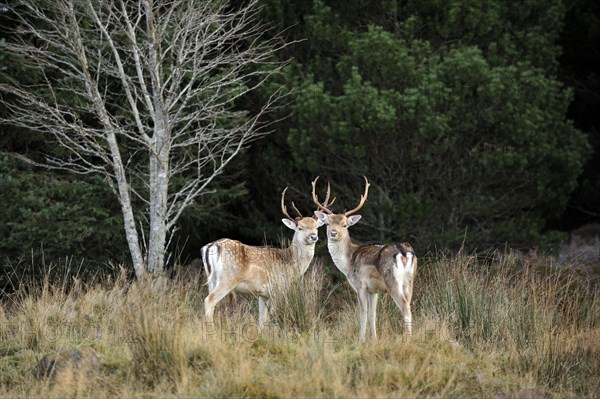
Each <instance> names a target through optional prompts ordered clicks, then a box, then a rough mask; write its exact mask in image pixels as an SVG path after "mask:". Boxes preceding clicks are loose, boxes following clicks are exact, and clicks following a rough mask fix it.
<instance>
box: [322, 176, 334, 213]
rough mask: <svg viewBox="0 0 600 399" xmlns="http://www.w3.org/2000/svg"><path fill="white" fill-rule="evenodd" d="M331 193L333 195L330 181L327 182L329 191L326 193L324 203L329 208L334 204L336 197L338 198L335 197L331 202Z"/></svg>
mask: <svg viewBox="0 0 600 399" xmlns="http://www.w3.org/2000/svg"><path fill="white" fill-rule="evenodd" d="M330 195H331V184H329V182H327V193H326V194H325V201H323V204H324V205H325V207H327V208H329V207H330V206H331V205H333V203H334V202H335V199H336V197H333V199H332V200H331V202H329V196H330Z"/></svg>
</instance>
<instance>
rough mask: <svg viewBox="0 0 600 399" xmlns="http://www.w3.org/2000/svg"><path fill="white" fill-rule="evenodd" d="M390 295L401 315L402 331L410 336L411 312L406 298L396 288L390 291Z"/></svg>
mask: <svg viewBox="0 0 600 399" xmlns="http://www.w3.org/2000/svg"><path fill="white" fill-rule="evenodd" d="M390 295H391V296H392V299H393V300H394V302H395V303H396V306H398V309H400V312H401V313H402V318H403V320H404V331H406V333H407V334H408V335H412V312H411V310H410V301H409V300H408V298H406V295H404V294H402V292H401V291H400V287H398V286H396V287H394V289H393V290H391V291H390Z"/></svg>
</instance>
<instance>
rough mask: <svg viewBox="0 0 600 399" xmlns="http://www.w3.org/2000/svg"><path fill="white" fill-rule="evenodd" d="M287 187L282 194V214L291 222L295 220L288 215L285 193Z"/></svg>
mask: <svg viewBox="0 0 600 399" xmlns="http://www.w3.org/2000/svg"><path fill="white" fill-rule="evenodd" d="M287 189H288V188H287V187H286V188H284V189H283V192H282V193H281V212H283V214H284V215H285V216H286V217H287V218H288V219H290V220H295V219H294V218H293V217H291V216H290V215H289V214H288V211H287V206H285V192H286V191H287Z"/></svg>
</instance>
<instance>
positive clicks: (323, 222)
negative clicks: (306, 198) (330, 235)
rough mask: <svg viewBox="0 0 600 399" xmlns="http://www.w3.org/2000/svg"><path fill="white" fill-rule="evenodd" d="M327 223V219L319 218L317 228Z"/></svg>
mask: <svg viewBox="0 0 600 399" xmlns="http://www.w3.org/2000/svg"><path fill="white" fill-rule="evenodd" d="M324 224H325V221H324V220H322V219H319V218H317V229H318V228H319V227H321V226H323V225H324Z"/></svg>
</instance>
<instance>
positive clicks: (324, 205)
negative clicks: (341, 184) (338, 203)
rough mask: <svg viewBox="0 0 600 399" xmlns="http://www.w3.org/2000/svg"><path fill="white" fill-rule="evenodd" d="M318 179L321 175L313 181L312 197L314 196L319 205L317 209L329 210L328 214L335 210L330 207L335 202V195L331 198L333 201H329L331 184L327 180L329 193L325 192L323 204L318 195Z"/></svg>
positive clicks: (314, 200)
mask: <svg viewBox="0 0 600 399" xmlns="http://www.w3.org/2000/svg"><path fill="white" fill-rule="evenodd" d="M317 180H319V176H317V178H316V179H315V180H313V182H312V197H313V202H314V203H315V204H316V205H317V207H318V208H317V209H321V210H323V211H325V212H327V213H328V214H330V215H331V214H333V211H332V210H331V209H329V207H330V206H331V205H333V203H334V202H335V197H334V198H333V199H332V200H331V202H329V196H330V195H331V185H330V184H329V182H327V194H325V201H323V203H322V204H321V203H320V202H319V197H318V196H317V192H316V191H317V188H316V187H317Z"/></svg>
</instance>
